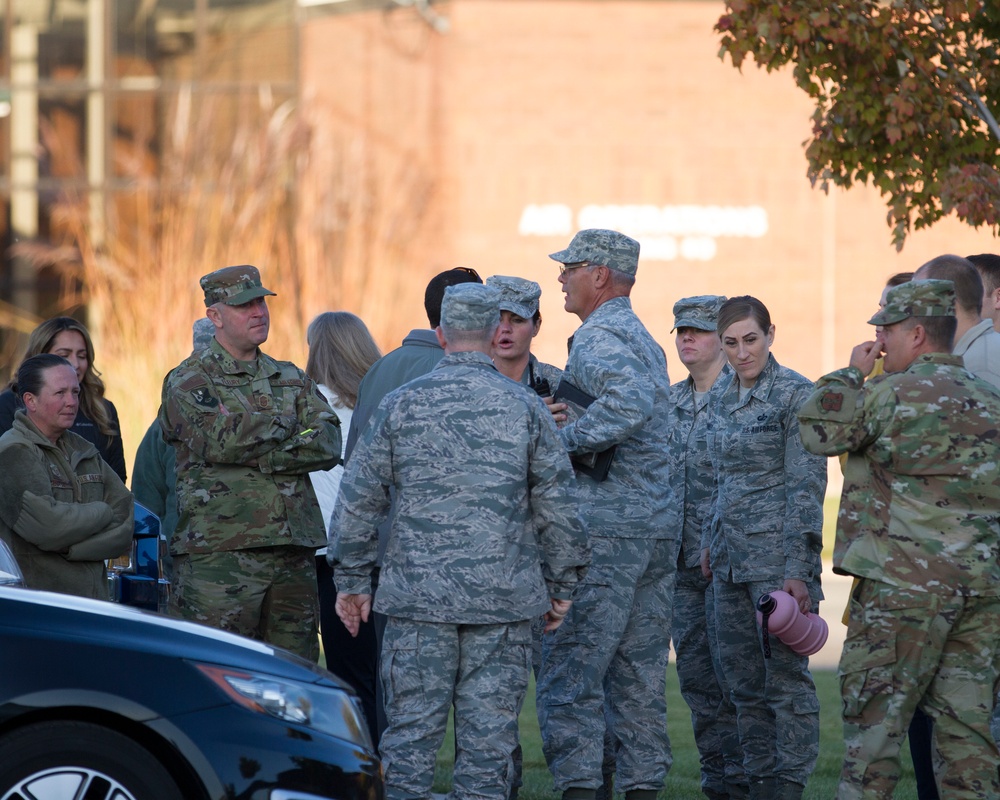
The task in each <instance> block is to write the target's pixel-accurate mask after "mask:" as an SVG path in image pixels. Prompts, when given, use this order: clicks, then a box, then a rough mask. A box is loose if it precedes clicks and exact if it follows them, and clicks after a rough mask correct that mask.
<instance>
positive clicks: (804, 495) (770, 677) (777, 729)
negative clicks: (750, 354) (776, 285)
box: [702, 355, 826, 794]
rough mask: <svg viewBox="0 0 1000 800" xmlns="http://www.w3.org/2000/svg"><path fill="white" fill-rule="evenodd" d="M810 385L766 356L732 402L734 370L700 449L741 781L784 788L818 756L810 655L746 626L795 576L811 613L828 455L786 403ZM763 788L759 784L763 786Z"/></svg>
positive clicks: (818, 594) (801, 779) (800, 397)
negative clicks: (707, 466) (819, 451)
mask: <svg viewBox="0 0 1000 800" xmlns="http://www.w3.org/2000/svg"><path fill="white" fill-rule="evenodd" d="M811 390H812V382H811V381H809V380H807V379H806V378H804V377H803V376H802V375H799V374H798V373H796V372H793V371H792V370H790V369H786V368H785V367H782V366H780V365H779V364H778V362H777V361H775V359H774V356H773V355H769V356H768V361H767V364H766V365H765V367H764V369H763V370H762V371H761V373H760V375H759V376H758V377H757V380H756V382H755V383H754V385H753V387H752V388H751V389H750V391H749V393H748V394H747V395H746V396H745V397H744V399H742V400H741V399H740V382H739V377H738V376H737V375H735V374H734V375H733V376H732V377H730V378H729V379H728V381H727V384H726V385H725V386H724V387H723V393H722V396H721V397H720V398H719V400H718V402H716V403H713V405H712V406H711V409H712V412H713V413H712V415H711V417H710V419H709V420H708V424H709V426H710V432H709V451H710V454H711V459H712V464H713V467H714V470H715V477H716V491H715V497H714V499H713V511H712V521H711V523H710V525H709V526H707V527H706V539H705V540H704V541H703V543H702V545H703V547H707V548H708V549H709V551H710V556H709V558H710V565H711V568H712V574H713V588H714V591H715V615H716V626H717V635H718V637H719V655H720V660H721V662H722V668H723V672H724V674H725V680H726V681H727V682H728V684H729V687H730V689H731V690H732V698H733V702H734V703H735V705H736V712H737V718H738V725H739V732H740V744H741V746H742V748H743V764H744V767H745V769H746V774H747V777H748V779H749V780H750V782H751V785H753V784H754V783H758V784H760V783H761V782H763V785H764V786H767V785H769V782H771V781H775V782H776V785H777V786H782V787H783V788H782V791H787V792H789V793H790V794H794V792H793V791H792V790H793V788H794V787H795V786H797V787H798V789H799V791H800V790H801V787H802V786H805V784H806V782H807V781H808V780H809V775H810V774H811V773H812V770H813V767H814V766H815V763H816V758H817V756H818V754H819V700H818V699H817V697H816V687H815V685H814V684H813V680H812V676H811V675H810V673H809V664H808V658H807V657H806V656H800V655H797V654H796V653H794V652H793V651H792V650H791V648H789V647H787V646H786V645H785V644H783V643H782V642H780V641H778V640H777V638H776V637H771V657H770V658H764V652H763V647H762V643H761V635H760V628H759V627H758V626H757V625H756V624H755V619H756V604H757V600H758V599H759V598H760V596H761V595H763V594H765V593H767V592H771V591H774V590H776V589H781V588H782V587H783V586H784V583H785V580H788V579H793V580H800V581H803V582H805V584H806V586H807V588H808V589H809V595H810V597H811V598H812V601H813V610H814V611H815V610H817V609H818V607H819V601H820V600H821V599H822V597H823V593H822V590H821V589H820V571H821V569H822V565H821V563H820V552H821V551H822V548H823V538H822V531H823V495H824V492H825V490H826V462H825V461H824V459H822V458H819V457H817V456H814V455H812V454H810V453H808V452H807V451H806V450H805V448H804V447H803V446H802V441H801V440H800V438H799V426H798V420H797V418H796V416H795V415H796V412H797V411H798V409H799V407H800V406H801V405H802V403H803V402H805V399H806V397H807V396H808V395H809V393H810V391H811ZM765 791H766V790H765Z"/></svg>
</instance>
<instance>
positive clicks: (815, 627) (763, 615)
mask: <svg viewBox="0 0 1000 800" xmlns="http://www.w3.org/2000/svg"><path fill="white" fill-rule="evenodd" d="M757 621H758V622H759V623H760V625H761V627H762V628H763V629H764V657H765V658H770V657H771V643H770V641H769V640H768V633H769V632H770V633H773V634H774V635H775V636H777V637H778V638H779V639H781V641H783V642H784V643H785V644H786V645H788V646H789V647H790V648H791V649H792V650H793V651H794V652H796V653H798V654H799V655H800V656H811V655H812V654H813V653H815V652H817V651H818V650H819V649H820V648H821V647H822V646H823V645H824V644H826V637H827V636H829V634H830V630H829V628H827V625H826V622H825V621H824V620H823V618H822V617H820V616H819V615H817V614H813V613H812V612H811V611H810V612H809V613H808V614H803V613H802V612H801V611H799V604H798V603H797V602H795V598H793V597H792V596H791V595H790V594H789V593H788V592H783V591H781V590H778V591H774V592H771V593H770V594H765V595H761V598H760V600H758V601H757Z"/></svg>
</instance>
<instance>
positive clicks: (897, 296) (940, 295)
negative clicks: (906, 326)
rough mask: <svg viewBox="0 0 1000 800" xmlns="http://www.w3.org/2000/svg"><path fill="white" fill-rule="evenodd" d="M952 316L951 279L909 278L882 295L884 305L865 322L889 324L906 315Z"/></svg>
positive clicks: (953, 309) (953, 313)
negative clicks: (920, 279) (921, 279)
mask: <svg viewBox="0 0 1000 800" xmlns="http://www.w3.org/2000/svg"><path fill="white" fill-rule="evenodd" d="M953 316H955V284H954V283H952V282H951V281H941V280H926V281H910V282H909V283H904V284H901V285H899V286H894V287H893V288H892V289H890V290H889V292H888V293H887V294H886V296H885V305H884V306H883V307H882V309H881V310H880V311H879V312H878V313H877V314H876V315H875V316H874V317H872V318H871V319H870V320H868V324H869V325H892V324H893V323H895V322H902V321H903V320H904V319H909V318H910V317H953Z"/></svg>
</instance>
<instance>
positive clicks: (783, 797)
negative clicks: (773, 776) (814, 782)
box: [774, 780, 806, 800]
mask: <svg viewBox="0 0 1000 800" xmlns="http://www.w3.org/2000/svg"><path fill="white" fill-rule="evenodd" d="M805 788H806V787H805V786H803V785H802V784H801V783H796V782H795V781H782V780H779V781H776V782H775V787H774V789H775V791H774V800H802V792H803V791H804V790H805Z"/></svg>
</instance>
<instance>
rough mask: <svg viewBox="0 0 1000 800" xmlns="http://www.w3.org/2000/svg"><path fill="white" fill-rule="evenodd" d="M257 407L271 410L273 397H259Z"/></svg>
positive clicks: (264, 395) (267, 395)
mask: <svg viewBox="0 0 1000 800" xmlns="http://www.w3.org/2000/svg"><path fill="white" fill-rule="evenodd" d="M257 406H258V407H259V408H264V409H267V408H270V407H271V395H269V394H261V395H258V396H257Z"/></svg>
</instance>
